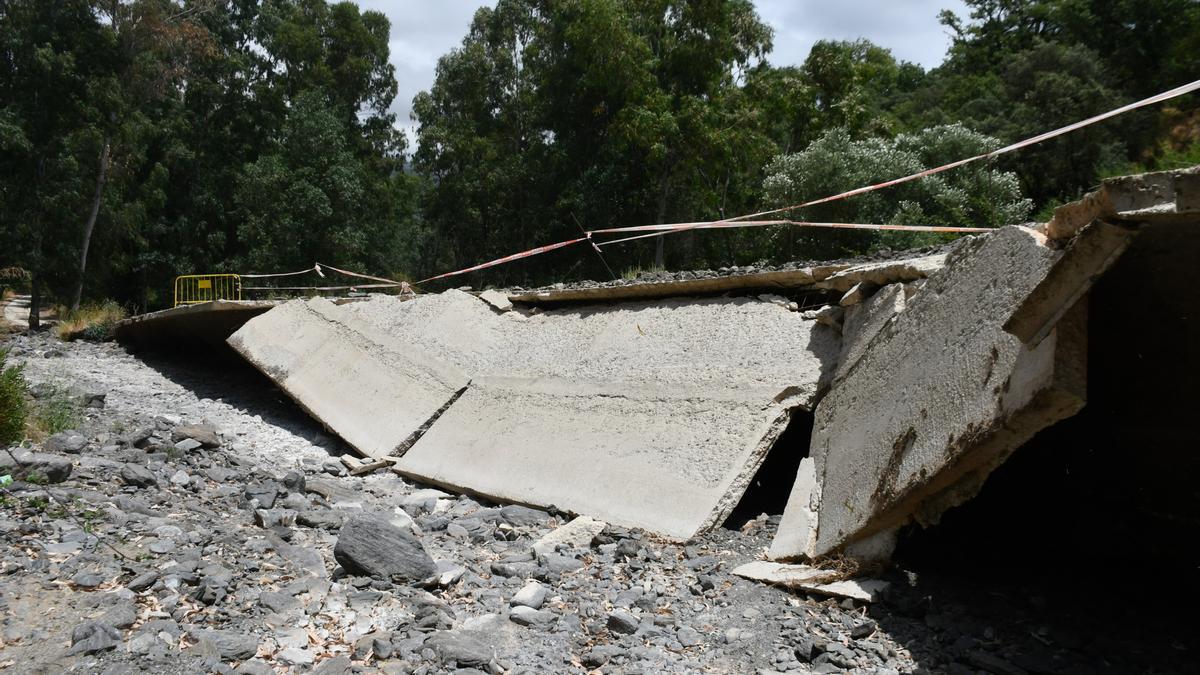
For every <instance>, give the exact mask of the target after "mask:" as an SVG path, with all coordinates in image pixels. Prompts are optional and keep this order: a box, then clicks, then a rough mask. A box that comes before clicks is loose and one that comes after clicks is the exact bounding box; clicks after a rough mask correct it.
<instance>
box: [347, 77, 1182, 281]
mask: <svg viewBox="0 0 1200 675" xmlns="http://www.w3.org/2000/svg"><path fill="white" fill-rule="evenodd" d="M1197 90H1200V80H1196V81H1195V82H1191V83H1189V84H1185V85H1183V86H1180V87H1176V88H1174V89H1171V90H1169V91H1164V92H1162V93H1161V94H1156V95H1154V96H1151V97H1149V98H1144V99H1142V100H1140V101H1135V102H1134V103H1130V104H1128V105H1123V106H1121V107H1119V108H1114V109H1113V110H1109V111H1108V112H1105V113H1101V114H1099V115H1096V116H1094V117H1089V118H1087V119H1085V120H1081V121H1079V122H1075V123H1074V124H1068V125H1067V126H1065V127H1059V128H1057V129H1054V130H1053V131H1047V132H1045V133H1043V134H1038V135H1037V136H1032V137H1030V138H1026V139H1025V140H1022V141H1017V142H1016V143H1013V144H1011V145H1006V146H1004V147H1002V148H999V149H997V150H992V151H991V152H986V153H983V154H980V155H975V156H974V157H967V158H966V159H960V160H958V161H956V162H951V163H949V164H943V165H942V166H938V167H934V168H932V169H925V170H924V171H918V172H917V173H914V174H912V175H909V176H903V177H900V178H893V179H892V180H888V181H884V182H882V183H875V184H874V185H867V186H864V187H860V188H855V189H853V190H847V191H845V192H840V193H838V194H835V195H829V196H828V197H821V198H820V199H813V200H810V201H807V202H804V203H802V204H794V205H791V206H783V207H780V208H776V209H768V210H766V211H759V212H758V213H748V214H745V215H741V216H734V217H732V218H725V219H722V220H710V221H698V222H692V223H667V224H661V225H638V226H633V227H614V228H608V229H602V230H589V231H587V232H585V235H586V236H583V237H580V238H578V239H570V240H568V241H561V242H558V243H557V244H549V245H547V246H539V247H537V248H532V249H529V250H528V251H522V252H521V253H514V254H512V255H510V256H505V257H503V258H497V259H496V260H492V261H490V262H486V263H483V264H480V265H476V266H474V267H468V268H466V269H462V270H456V271H454V272H447V273H445V274H439V275H437V276H435V277H429V278H428V279H423V280H421V281H418V282H416V283H417V284H423V283H425V282H428V281H434V280H437V279H445V278H448V277H454V276H458V275H460V274H467V273H469V272H477V271H479V270H482V269H487V268H489V267H495V266H496V265H503V264H504V263H508V262H512V261H514V260H520V259H522V258H529V257H532V256H535V255H540V254H542V253H546V252H548V251H553V250H555V249H559V248H563V247H565V246H571V245H572V244H578V243H579V242H582V241H588V240H590V239H591V238H592V235H596V234H621V233H633V232H644V233H648V234H640V235H637V236H632V237H624V238H622V239H614V240H610V241H606V242H603V243H599V244H597V243H596V242H592V246H593V247H595V248H597V250H599V247H601V246H608V245H611V244H619V243H622V242H627V241H633V240H635V239H645V238H647V237H662V236H665V235H668V234H675V233H678V232H685V231H688V230H697V229H712V228H725V227H763V226H766V225H796V226H801V227H822V228H838V229H858V230H862V229H869V230H904V231H915V232H984V231H987V230H988V229H989V228H968V227H962V228H950V227H934V226H922V225H876V224H862V223H812V222H805V221H793V220H751V219H752V218H761V217H762V216H770V215H775V214H777V213H783V212H786V211H793V210H796V209H801V208H805V207H808V206H816V205H818V204H826V203H829V202H834V201H838V200H841V199H848V198H850V197H854V196H856V195H860V194H865V193H867V192H874V191H876V190H882V189H883V188H886V187H891V186H893V185H900V184H901V183H907V182H909V181H914V180H919V179H921V178H925V177H926V176H932V175H934V174H938V173H941V172H943V171H949V170H950V169H955V168H958V167H960V166H963V165H965V164H971V163H972V162H978V161H981V160H984V159H990V158H992V157H997V156H999V155H1003V154H1006V153H1009V152H1013V151H1014V150H1019V149H1021V148H1026V147H1029V146H1031V145H1035V144H1037V143H1041V142H1042V141H1045V140H1049V139H1051V138H1055V137H1058V136H1062V135H1063V134H1067V133H1070V132H1072V131H1075V130H1077V129H1082V128H1083V127H1086V126H1090V125H1092V124H1096V123H1097V122H1102V121H1104V120H1107V119H1110V118H1112V117H1116V116H1117V115H1121V114H1124V113H1127V112H1129V111H1131V110H1137V109H1138V108H1144V107H1146V106H1148V105H1154V104H1155V103H1161V102H1163V101H1166V100H1169V99H1172V98H1177V97H1179V96H1183V95H1185V94H1190V93H1192V92H1194V91H1197ZM330 269H333V268H330Z"/></svg>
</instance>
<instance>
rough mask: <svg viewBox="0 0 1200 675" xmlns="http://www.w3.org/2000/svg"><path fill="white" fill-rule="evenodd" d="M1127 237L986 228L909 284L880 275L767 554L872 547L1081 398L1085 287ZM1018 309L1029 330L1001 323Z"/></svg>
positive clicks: (971, 487) (1098, 230)
mask: <svg viewBox="0 0 1200 675" xmlns="http://www.w3.org/2000/svg"><path fill="white" fill-rule="evenodd" d="M1128 236H1130V233H1129V231H1128V230H1125V229H1122V228H1118V229H1116V230H1114V229H1110V228H1108V227H1107V226H1104V225H1103V224H1097V225H1096V226H1094V227H1093V226H1089V227H1086V228H1084V230H1083V231H1081V232H1080V233H1079V234H1078V236H1076V238H1075V240H1074V241H1073V242H1072V245H1070V246H1068V247H1067V248H1066V250H1065V251H1064V250H1061V249H1059V248H1058V247H1054V246H1051V245H1049V241H1048V240H1047V237H1046V236H1045V234H1043V233H1041V232H1038V231H1035V230H1034V229H1031V228H1027V227H1020V226H1010V227H1005V228H1001V229H999V230H997V231H995V232H992V233H988V234H986V235H982V236H979V237H975V238H973V239H970V240H967V241H964V242H963V243H962V244H961V245H960V246H958V247H957V248H956V249H955V250H954V251H953V252H952V253H951V254H950V256H949V258H948V259H947V261H946V265H945V267H944V268H943V269H941V270H939V271H937V272H936V273H934V274H933V275H932V276H930V277H929V279H928V281H927V282H926V283H925V285H924V287H923V288H921V290H920V291H919V292H918V293H916V294H915V295H914V296H913V297H912V298H909V299H907V300H904V298H903V294H902V293H899V292H898V291H896V290H893V291H891V292H889V293H887V294H885V295H883V296H882V297H880V298H879V299H878V300H876V301H874V302H871V303H869V304H868V305H867V306H865V307H864V308H863V310H862V311H864V312H868V313H864V314H863V321H861V322H860V323H861V324H863V327H864V329H865V333H864V335H863V336H861V338H860V340H859V341H857V342H853V341H851V342H848V343H847V345H846V348H845V350H844V351H843V361H842V363H841V364H840V366H839V370H838V374H837V378H836V379H835V381H834V383H833V385H832V387H831V389H830V391H829V393H828V394H827V395H826V397H825V398H824V399H823V400H822V401H821V402H820V403H819V404H818V406H817V409H816V412H815V417H816V419H815V426H814V431H813V437H812V441H811V450H810V455H811V458H812V460H811V464H809V463H808V462H805V463H803V464H802V465H801V469H800V472H799V474H798V477H797V480H796V483H795V484H794V486H793V493H792V499H791V501H790V502H789V504H788V506H787V510H786V511H785V513H784V516H783V520H782V522H781V524H780V530H779V533H778V535H777V536H776V540H775V542H774V543H773V544H772V547H771V550H770V556H771V557H772V558H774V559H793V558H801V557H808V558H816V557H820V556H824V555H828V554H830V553H834V552H837V551H845V550H847V547H848V546H853V545H854V544H855V543H856V542H858V543H864V542H865V543H869V544H870V545H871V547H874V548H875V549H876V550H879V551H885V552H886V551H887V549H888V548H889V545H888V540H889V535H888V532H889V530H892V529H894V528H895V527H897V526H899V525H901V524H903V523H905V522H909V521H912V520H916V521H918V522H922V523H930V522H936V520H937V518H938V517H939V516H940V515H941V513H943V512H944V511H945V510H946V509H948V508H950V507H952V506H955V505H957V504H959V503H962V502H963V501H965V500H967V499H969V498H970V497H972V496H974V494H975V493H976V492H977V491H978V489H979V488H980V486H981V485H982V483H983V481H984V480H985V479H986V477H987V475H988V474H989V473H991V471H992V470H993V469H994V468H995V467H996V466H998V465H999V464H1000V463H1001V462H1003V461H1004V460H1005V459H1006V458H1007V457H1008V455H1009V454H1011V453H1012V452H1013V451H1014V450H1015V449H1016V448H1017V447H1019V446H1020V445H1021V444H1023V443H1024V442H1026V441H1027V440H1028V439H1029V438H1031V437H1032V436H1033V434H1035V433H1036V432H1038V431H1040V430H1041V429H1043V428H1045V427H1047V426H1049V425H1050V424H1053V423H1054V422H1056V421H1058V420H1060V419H1063V418H1065V417H1068V416H1070V415H1072V414H1074V413H1075V412H1077V411H1078V410H1080V409H1081V408H1082V407H1083V405H1084V401H1085V392H1086V386H1085V385H1086V382H1085V378H1086V353H1087V352H1086V347H1087V335H1086V302H1084V301H1083V299H1084V298H1085V295H1084V294H1085V293H1086V290H1087V288H1089V287H1090V284H1091V282H1092V281H1093V280H1094V279H1095V277H1096V276H1098V274H1099V273H1100V272H1102V271H1103V270H1104V269H1105V268H1106V267H1107V265H1109V264H1111V262H1112V260H1113V259H1115V257H1116V256H1117V255H1119V254H1120V251H1121V250H1123V249H1124V245H1125V244H1126V243H1127V238H1128ZM1021 313H1023V314H1024V317H1025V319H1024V323H1023V325H1027V326H1031V327H1032V328H1029V329H1027V330H1025V331H1023V333H1024V335H1023V337H1025V338H1029V339H1030V341H1029V342H1025V341H1023V340H1022V338H1021V337H1018V336H1017V335H1013V334H1012V333H1010V332H1008V331H1006V330H1005V327H1006V324H1007V323H1008V322H1009V321H1010V320H1011V319H1012V317H1013V316H1014V315H1017V314H1021ZM1035 337H1036V338H1038V341H1033V340H1032V338H1035ZM875 535H880V536H879V537H876V538H875V541H870V542H868V541H867V540H868V539H870V538H872V537H873V536H875ZM860 548H861V547H860ZM885 555H886V553H885Z"/></svg>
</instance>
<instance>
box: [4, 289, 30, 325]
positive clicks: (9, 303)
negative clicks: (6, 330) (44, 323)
mask: <svg viewBox="0 0 1200 675" xmlns="http://www.w3.org/2000/svg"><path fill="white" fill-rule="evenodd" d="M3 304H4V323H5V324H7V325H9V326H13V327H15V328H17V329H19V330H29V296H28V295H16V296H13V297H12V299H10V300H4V301H3Z"/></svg>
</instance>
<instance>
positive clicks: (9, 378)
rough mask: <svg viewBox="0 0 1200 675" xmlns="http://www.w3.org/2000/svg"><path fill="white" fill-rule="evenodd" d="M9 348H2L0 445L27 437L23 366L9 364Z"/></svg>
mask: <svg viewBox="0 0 1200 675" xmlns="http://www.w3.org/2000/svg"><path fill="white" fill-rule="evenodd" d="M7 358H8V350H6V349H0V446H8V445H12V444H13V443H17V442H19V441H20V440H21V439H22V438H24V437H25V418H26V415H27V405H26V401H25V378H24V377H23V376H22V375H21V370H22V366H7V365H5V361H6V360H7Z"/></svg>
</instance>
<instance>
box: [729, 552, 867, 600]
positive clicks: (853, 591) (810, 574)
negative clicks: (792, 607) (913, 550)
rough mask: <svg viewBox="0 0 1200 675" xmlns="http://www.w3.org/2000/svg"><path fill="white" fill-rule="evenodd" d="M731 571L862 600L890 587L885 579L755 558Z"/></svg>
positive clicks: (764, 581) (751, 577) (825, 593)
mask: <svg viewBox="0 0 1200 675" xmlns="http://www.w3.org/2000/svg"><path fill="white" fill-rule="evenodd" d="M732 573H733V574H734V575H736V576H739V577H742V578H743V579H749V580H751V581H759V582H763V583H766V584H769V585H772V586H779V587H782V588H786V589H789V590H800V591H805V592H807V593H813V594H816V595H826V596H832V597H837V598H849V599H851V600H857V601H859V602H866V603H872V602H876V601H878V600H880V599H882V598H883V597H884V596H886V595H887V591H888V589H889V588H890V587H891V584H890V583H889V582H887V581H883V580H880V579H865V578H855V579H847V578H845V573H844V572H839V571H837V570H828V569H820V568H818V567H811V566H809V565H789V564H786V563H778V562H768V561H765V560H755V561H753V562H748V563H746V564H744V565H741V566H739V567H735V568H734V569H733V572H732Z"/></svg>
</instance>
